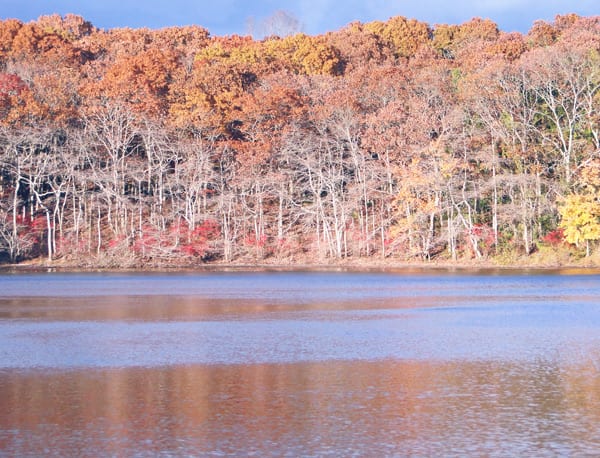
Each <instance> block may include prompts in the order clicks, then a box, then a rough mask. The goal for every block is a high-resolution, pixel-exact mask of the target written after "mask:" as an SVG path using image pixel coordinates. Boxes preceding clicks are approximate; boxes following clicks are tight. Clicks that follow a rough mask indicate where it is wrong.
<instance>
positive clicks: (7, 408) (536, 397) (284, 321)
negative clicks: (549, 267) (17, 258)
mask: <svg viewBox="0 0 600 458" xmlns="http://www.w3.org/2000/svg"><path fill="white" fill-rule="evenodd" d="M571 274H572V275H560V274H545V275H506V274H503V275H456V274H454V273H445V274H438V275H431V274H427V275H425V274H422V273H418V274H411V275H404V274H398V273H389V272H388V273H381V274H377V273H367V274H360V273H335V274H325V273H310V272H305V273H292V272H283V273H281V272H280V273H261V274H242V273H228V274H218V273H205V274H184V275H179V274H178V275H164V274H155V275H150V276H140V275H79V274H77V275H75V274H70V275H69V274H55V275H8V276H0V406H1V407H2V408H1V409H0V456H5V455H6V456H35V457H37V456H90V457H92V456H94V457H95V456H252V455H254V456H465V455H470V456H499V457H500V456H502V457H503V456H593V455H594V454H595V453H596V452H597V450H600V301H599V300H598V298H599V297H600V277H599V276H598V275H581V273H580V272H576V273H574V272H571ZM336 291H337V292H336Z"/></svg>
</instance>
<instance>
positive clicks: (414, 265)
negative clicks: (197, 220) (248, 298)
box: [0, 259, 600, 274]
mask: <svg viewBox="0 0 600 458" xmlns="http://www.w3.org/2000/svg"><path fill="white" fill-rule="evenodd" d="M582 261H586V260H582ZM236 271H239V272H269V271H272V272H303V271H309V272H336V271H337V272H411V271H413V272H427V271H431V272H435V271H438V272H442V271H445V272H452V271H456V272H461V271H465V272H466V271H479V272H490V273H491V272H512V271H539V272H549V271H580V272H586V273H596V272H597V273H599V274H600V265H598V264H596V263H594V262H591V261H589V262H581V263H526V262H516V263H513V264H510V265H505V264H499V263H497V262H493V261H492V260H481V261H474V262H468V261H465V260H459V261H441V260H440V261H423V262H401V261H381V260H368V261H365V260H364V259H362V260H335V261H332V262H256V263H253V262H249V261H245V262H243V261H238V262H228V263H226V262H209V263H197V264H194V263H183V264H175V263H156V264H146V265H138V266H123V267H115V266H102V265H98V266H94V265H83V264H77V263H70V262H64V261H60V260H59V261H54V262H47V261H39V260H38V261H36V260H34V261H28V262H24V263H18V264H0V274H2V273H8V272H14V273H19V272H20V273H26V272H82V273H84V272H109V273H110V272H115V273H118V272H131V273H153V272H155V273H156V272H236Z"/></svg>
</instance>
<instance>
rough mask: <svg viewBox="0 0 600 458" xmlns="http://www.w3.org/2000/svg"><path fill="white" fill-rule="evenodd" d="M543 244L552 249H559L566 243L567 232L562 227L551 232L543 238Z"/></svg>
mask: <svg viewBox="0 0 600 458" xmlns="http://www.w3.org/2000/svg"><path fill="white" fill-rule="evenodd" d="M542 242H543V243H545V244H546V245H549V246H551V247H558V246H560V245H562V244H563V243H564V242H565V231H564V230H563V228H562V227H559V228H558V229H555V230H553V231H550V232H548V233H547V234H546V235H544V236H543V237H542Z"/></svg>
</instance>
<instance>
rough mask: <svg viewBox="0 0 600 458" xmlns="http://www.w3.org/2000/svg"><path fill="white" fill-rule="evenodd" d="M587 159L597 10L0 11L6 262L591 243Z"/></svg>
mask: <svg viewBox="0 0 600 458" xmlns="http://www.w3.org/2000/svg"><path fill="white" fill-rule="evenodd" d="M281 35H284V34H283V33H282V34H281ZM599 154H600V17H578V16H576V15H567V16H558V17H557V18H556V19H555V21H554V22H553V23H547V22H542V21H540V22H536V23H534V24H533V25H532V28H531V30H530V31H529V32H528V33H527V34H520V33H505V32H502V31H500V30H499V29H498V27H497V26H496V24H494V23H493V22H491V21H489V20H481V19H473V20H472V21H470V22H467V23H465V24H462V25H436V26H431V25H428V24H425V23H422V22H418V21H415V20H410V19H405V18H403V17H394V18H391V19H390V20H388V21H387V22H371V23H366V24H361V23H358V22H356V23H351V24H349V25H348V26H347V27H345V28H343V29H341V30H339V31H336V32H331V33H327V34H325V35H319V36H307V35H305V34H301V33H296V34H293V35H289V36H282V37H279V36H268V37H266V38H264V39H262V40H254V39H252V38H251V37H242V36H228V37H211V36H210V34H209V32H208V31H207V30H205V29H204V28H202V27H198V26H189V27H180V28H166V29H161V30H149V29H112V30H100V29H97V28H95V27H94V26H93V25H92V24H90V23H89V22H87V21H86V20H84V19H83V18H81V17H78V16H72V15H68V16H66V17H60V16H45V17H41V18H39V19H38V20H37V21H35V22H31V23H22V22H20V21H18V20H13V19H8V20H4V21H1V22H0V259H1V260H3V261H4V262H21V261H25V260H29V259H36V258H40V259H46V260H51V261H53V262H69V263H73V264H80V265H83V264H87V265H101V266H135V265H149V264H178V265H185V264H187V265H189V264H196V263H202V262H211V261H213V262H214V261H222V262H282V263H284V262H285V263H287V262H332V261H333V262H336V261H337V260H341V259H343V258H352V259H367V258H370V259H388V260H395V261H398V262H401V261H402V262H406V261H409V262H410V261H417V260H418V261H421V260H449V261H452V260H461V259H462V260H465V259H466V260H478V259H505V260H509V262H510V260H512V259H515V257H527V256H531V255H533V253H536V252H538V253H539V252H540V250H566V251H568V252H570V253H572V254H573V255H574V256H580V257H585V256H586V255H594V253H595V252H597V251H598V239H600V156H599Z"/></svg>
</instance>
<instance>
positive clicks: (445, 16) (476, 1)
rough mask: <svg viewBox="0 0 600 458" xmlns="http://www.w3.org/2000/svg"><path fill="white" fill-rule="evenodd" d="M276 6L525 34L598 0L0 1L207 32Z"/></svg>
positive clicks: (6, 12) (300, 12) (313, 28)
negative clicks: (474, 22)
mask: <svg viewBox="0 0 600 458" xmlns="http://www.w3.org/2000/svg"><path fill="white" fill-rule="evenodd" d="M277 10H285V11H287V12H289V13H291V14H293V15H294V16H296V17H297V18H298V19H299V20H300V22H301V23H302V24H303V25H304V27H303V30H304V31H305V32H306V33H309V34H317V33H323V32H325V31H328V30H335V29H339V28H340V27H342V26H344V25H346V24H348V23H349V22H352V21H354V20H359V21H361V22H368V21H372V20H387V19H388V18H389V17H391V16H398V15H400V16H406V17H409V18H415V19H419V20H421V21H424V22H427V23H429V24H431V25H434V24H439V23H446V24H459V23H462V22H465V21H467V20H469V19H471V18H472V17H482V18H489V19H492V20H493V21H495V22H496V23H498V25H499V26H500V28H501V29H502V30H506V31H515V30H516V31H520V32H527V30H529V28H530V26H531V24H532V23H533V21H534V20H536V19H544V20H548V21H551V20H553V18H554V16H555V15H556V14H565V13H568V12H574V13H577V14H580V15H582V16H591V15H600V0H337V1H333V0H296V1H289V0H282V1H275V0H254V1H253V0H197V1H191V0H168V1H162V0H136V1H134V0H54V1H51V0H0V17H1V18H3V19H5V18H9V17H14V18H18V19H21V20H22V21H25V22H27V21H30V20H33V19H36V18H37V17H39V16H40V15H44V14H51V13H59V14H66V13H69V12H71V13H75V14H79V15H81V16H83V17H85V18H86V19H87V20H89V21H91V22H92V23H93V24H94V25H95V26H97V27H100V28H104V29H107V28H113V27H150V28H161V27H167V26H176V25H189V24H197V25H201V26H203V27H206V28H207V29H208V30H209V31H210V32H211V34H212V35H227V34H232V33H237V34H241V35H244V34H246V32H247V30H248V28H247V23H248V18H251V17H252V18H254V19H255V20H257V21H260V20H261V19H262V18H264V17H267V16H269V15H270V14H272V13H273V12H275V11H277Z"/></svg>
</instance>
